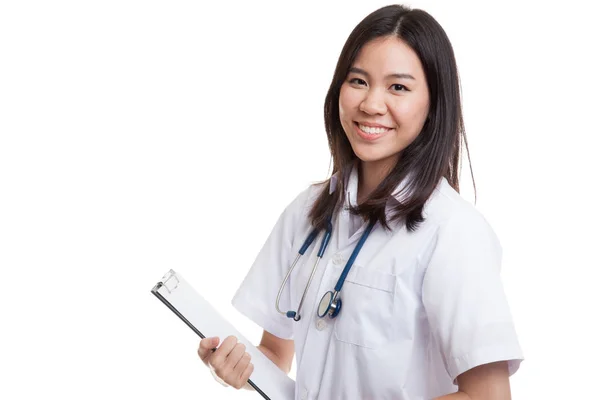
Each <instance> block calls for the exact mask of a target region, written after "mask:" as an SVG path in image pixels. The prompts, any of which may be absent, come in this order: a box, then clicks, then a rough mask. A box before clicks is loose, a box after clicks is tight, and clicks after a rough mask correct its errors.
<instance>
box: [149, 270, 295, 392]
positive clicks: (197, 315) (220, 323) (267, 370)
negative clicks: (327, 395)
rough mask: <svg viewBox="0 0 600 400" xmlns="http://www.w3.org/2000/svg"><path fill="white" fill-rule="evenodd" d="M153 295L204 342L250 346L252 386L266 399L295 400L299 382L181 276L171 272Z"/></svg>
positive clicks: (153, 289) (249, 381)
mask: <svg viewBox="0 0 600 400" xmlns="http://www.w3.org/2000/svg"><path fill="white" fill-rule="evenodd" d="M151 292H152V294H154V295H155V296H156V297H157V298H158V299H159V300H160V301H161V302H162V303H163V304H164V305H165V306H167V307H168V308H169V309H170V310H171V311H172V312H173V313H174V314H175V315H177V316H178V317H179V319H181V320H182V321H183V322H184V323H185V324H186V325H187V326H188V327H190V329H192V330H193V331H194V332H195V333H196V334H197V335H198V336H200V337H201V338H202V339H204V338H205V337H207V336H208V337H212V336H218V337H219V338H221V339H224V338H225V337H227V336H229V335H233V336H235V337H237V338H238V340H239V341H240V342H241V343H243V344H244V345H245V346H246V351H247V352H248V353H250V356H251V357H252V363H253V364H254V371H253V372H252V375H251V379H249V380H248V383H249V384H250V385H251V386H252V387H253V388H254V389H255V390H256V392H257V393H259V394H260V395H261V396H262V397H263V398H264V399H268V400H271V399H272V400H293V399H294V391H295V382H294V381H293V380H292V379H291V378H290V377H288V376H287V375H286V374H285V373H284V372H283V371H281V370H280V369H279V368H278V367H277V366H276V365H275V364H274V363H273V362H272V361H271V360H269V359H268V358H267V357H266V356H265V355H264V354H263V353H262V352H261V351H260V350H258V349H257V348H256V347H255V346H254V345H253V344H252V343H250V342H249V341H248V340H247V339H246V338H245V337H244V336H242V334H241V333H239V332H238V331H237V330H236V329H235V328H234V327H233V326H232V325H231V324H230V323H229V322H228V321H227V320H225V319H224V318H223V317H222V316H221V315H220V314H219V313H218V312H217V311H216V310H215V309H214V308H213V307H212V306H211V305H210V303H208V302H207V301H206V300H205V299H204V298H203V297H202V296H200V294H198V293H197V292H196V291H195V290H194V288H193V287H192V286H190V285H189V284H188V283H187V282H186V281H185V280H184V279H183V277H182V276H181V275H179V274H177V273H176V272H175V271H173V270H169V272H167V273H166V274H165V276H163V277H162V279H161V280H160V281H159V282H158V283H157V284H156V285H155V286H154V288H152V290H151ZM200 328H201V329H202V331H200ZM204 334H206V335H207V336H205V335H204Z"/></svg>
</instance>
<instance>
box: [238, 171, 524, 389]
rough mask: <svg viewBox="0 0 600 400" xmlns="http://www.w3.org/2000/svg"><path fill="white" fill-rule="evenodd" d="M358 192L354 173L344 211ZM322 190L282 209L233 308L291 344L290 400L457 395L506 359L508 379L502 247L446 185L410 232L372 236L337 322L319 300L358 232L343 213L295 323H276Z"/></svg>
mask: <svg viewBox="0 0 600 400" xmlns="http://www.w3.org/2000/svg"><path fill="white" fill-rule="evenodd" d="M357 181H358V180H357V173H356V169H355V170H354V171H353V172H352V175H351V177H350V179H349V182H348V186H347V188H348V192H347V194H346V205H347V204H355V203H356V192H357V186H358V185H357ZM332 187H333V186H332ZM321 189H322V186H320V185H314V186H311V187H309V188H308V189H306V190H305V191H303V192H302V193H301V194H300V195H299V196H298V197H297V198H296V199H295V200H294V201H293V202H292V203H291V204H290V205H289V206H288V207H287V208H286V209H285V211H284V212H283V213H282V215H281V217H280V218H279V220H278V221H277V223H276V225H275V227H274V228H273V231H272V233H271V234H270V236H269V238H268V239H267V241H266V243H265V244H264V247H263V248H262V250H261V251H260V253H259V255H258V257H257V259H256V261H255V262H254V264H253V265H252V267H251V269H250V271H249V273H248V275H247V276H246V278H245V279H244V281H243V283H242V284H241V286H240V288H239V289H238V291H237V293H236V295H235V296H234V299H233V305H234V306H235V307H236V308H237V309H238V310H239V311H240V312H242V313H243V314H245V315H246V316H247V317H248V318H250V319H251V320H253V321H254V322H255V323H257V324H258V325H260V326H261V327H262V328H263V329H265V330H266V331H268V332H270V333H272V334H274V335H276V336H278V337H281V338H284V339H293V340H294V343H295V350H296V362H297V373H296V399H302V400H304V399H319V400H332V399H361V400H364V399H377V400H384V399H394V400H401V399H405V400H409V399H410V400H417V399H431V398H434V397H437V396H441V395H444V394H448V393H452V392H455V391H456V390H457V386H455V384H456V377H457V376H458V375H459V374H461V373H463V372H465V371H467V370H469V369H471V368H473V367H476V366H478V365H481V364H486V363H489V362H494V361H500V360H507V361H508V363H509V370H510V371H509V372H510V374H511V375H512V374H513V373H514V372H515V371H516V370H517V369H518V367H519V364H520V361H521V360H522V359H523V356H522V351H521V348H520V346H519V343H518V340H517V335H516V333H515V329H514V326H513V322H512V317H511V314H510V310H509V307H508V304H507V301H506V298H505V294H504V291H503V287H502V282H501V277H500V263H501V254H502V250H501V247H500V244H499V242H498V239H497V237H496V235H495V234H494V232H493V231H492V229H491V227H490V226H489V225H488V223H487V222H486V220H485V219H484V218H483V217H482V215H481V214H480V213H479V212H478V211H477V210H476V209H475V208H474V207H473V206H472V205H471V204H470V203H468V202H466V201H465V200H464V199H463V198H462V197H460V195H459V194H458V193H457V192H456V191H455V190H454V189H453V188H452V187H451V186H450V185H449V184H448V182H447V181H446V180H445V179H442V180H441V181H440V183H439V185H438V186H437V188H436V190H435V191H434V193H433V194H432V196H431V197H430V199H429V201H428V202H427V204H426V206H425V209H424V212H425V218H426V219H425V222H423V223H422V224H421V225H420V227H419V228H418V229H417V231H416V232H413V233H409V232H408V231H407V230H406V229H405V227H404V226H401V225H396V226H394V229H393V231H392V232H389V231H385V230H384V229H383V228H382V227H381V226H380V225H379V224H376V225H375V227H374V229H373V231H372V232H371V234H370V235H369V237H368V238H367V241H366V242H365V244H364V246H363V248H362V250H361V251H360V253H359V255H358V257H357V259H356V261H355V263H354V266H353V267H352V269H351V270H350V273H349V274H348V277H347V279H346V282H345V283H344V286H343V289H342V291H341V293H340V296H341V298H342V302H343V306H342V309H341V312H340V314H339V315H338V316H337V318H335V319H330V318H329V317H325V318H323V319H321V318H319V317H318V316H317V307H318V303H319V300H320V299H321V297H322V296H323V294H325V293H326V292H327V291H329V290H333V288H334V286H335V284H336V282H337V280H338V278H339V276H340V274H341V271H342V270H343V268H344V266H345V264H346V261H347V260H348V258H349V257H350V254H351V253H352V251H353V250H354V247H355V245H356V243H357V241H358V239H359V238H360V236H361V234H362V232H363V231H364V229H365V227H366V224H362V223H361V222H360V217H356V216H353V215H350V214H349V213H348V212H347V211H342V212H341V213H340V215H338V216H337V218H336V219H335V220H334V226H333V234H332V238H331V241H330V243H329V247H328V249H327V251H326V253H325V255H324V257H323V259H322V261H321V263H320V265H319V267H318V270H317V271H316V273H315V277H314V278H313V281H312V283H311V286H310V288H309V291H308V294H307V296H306V300H305V303H304V306H303V310H302V313H301V314H302V318H301V320H300V321H299V322H294V321H293V320H292V319H288V318H286V317H285V316H282V315H281V314H279V313H278V312H277V311H276V309H275V299H276V297H277V293H278V291H279V288H280V285H281V283H282V281H283V279H284V277H285V275H286V273H287V271H288V269H289V267H290V265H291V263H292V262H293V260H294V258H295V256H296V254H297V252H298V250H299V248H300V246H301V245H302V243H303V242H304V240H305V239H306V236H307V235H308V233H309V232H310V231H311V226H310V222H309V220H308V218H307V214H308V212H309V210H310V208H311V205H312V204H313V202H314V200H315V199H316V196H317V195H318V193H319V192H320V190H321ZM390 201H394V200H390ZM356 218H359V223H358V224H356ZM353 221H354V224H353ZM353 225H355V226H359V228H358V230H357V231H356V232H353V231H354V230H355V229H353V228H352V227H353ZM361 225H362V226H361ZM320 242H321V236H319V237H318V238H317V240H315V242H314V243H313V245H312V246H311V248H309V250H308V251H307V252H306V253H305V255H304V256H303V257H302V258H301V259H300V261H299V262H298V265H297V266H296V268H295V270H294V272H293V273H292V275H291V277H290V281H289V283H288V285H286V288H285V290H284V291H283V294H282V296H281V302H280V306H281V309H282V310H284V311H286V310H294V311H296V310H297V308H298V303H299V301H300V298H301V296H302V293H303V291H304V288H305V286H306V283H307V282H308V278H309V276H310V273H311V270H312V266H313V264H314V260H315V258H316V253H317V251H318V247H319V245H320Z"/></svg>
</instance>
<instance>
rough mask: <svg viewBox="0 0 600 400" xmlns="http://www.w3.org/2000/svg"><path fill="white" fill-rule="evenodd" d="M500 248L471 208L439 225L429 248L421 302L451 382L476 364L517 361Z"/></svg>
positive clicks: (515, 364) (519, 356)
mask: <svg viewBox="0 0 600 400" xmlns="http://www.w3.org/2000/svg"><path fill="white" fill-rule="evenodd" d="M501 260H502V248H501V246H500V243H499V241H498V239H497V237H496V235H495V233H494V232H493V230H492V228H491V227H490V226H489V224H488V223H487V221H486V220H485V219H484V218H483V216H481V214H479V213H478V212H477V211H476V210H475V209H473V210H470V211H469V212H460V213H457V214H456V215H454V216H452V217H451V218H450V219H449V220H448V221H446V222H445V223H443V224H442V225H441V226H440V228H439V230H438V232H437V236H436V238H435V239H434V242H433V245H432V247H431V257H430V258H429V262H428V264H427V267H426V271H425V275H424V280H423V290H422V296H423V304H424V306H425V311H426V313H427V318H428V321H429V324H430V327H431V333H432V335H433V339H434V340H435V342H436V343H437V345H438V346H439V348H440V351H441V353H442V357H443V360H444V363H445V367H446V370H447V372H448V374H449V375H450V377H451V379H452V380H453V382H454V383H455V384H456V378H457V377H458V375H460V374H462V373H463V372H465V371H467V370H469V369H471V368H474V367H476V366H479V365H483V364H487V363H491V362H496V361H508V365H509V374H510V375H512V374H513V373H515V372H516V371H517V369H518V368H519V365H520V362H521V361H522V360H523V356H522V351H521V348H520V345H519V342H518V339H517V334H516V331H515V328H514V324H513V320H512V316H511V313H510V309H509V305H508V302H507V299H506V295H505V293H504V288H503V285H502V280H501V276H500V267H501Z"/></svg>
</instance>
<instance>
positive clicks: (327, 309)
mask: <svg viewBox="0 0 600 400" xmlns="http://www.w3.org/2000/svg"><path fill="white" fill-rule="evenodd" d="M374 226H375V221H371V222H370V223H369V225H368V226H367V228H366V229H365V231H364V232H363V234H362V236H361V237H360V239H359V241H358V243H357V244H356V246H355V247H354V250H353V251H352V255H350V258H349V259H348V262H347V263H346V266H345V267H344V270H343V271H342V274H341V275H340V277H339V279H338V281H337V283H336V285H335V288H334V290H333V291H331V290H330V291H329V292H327V293H325V294H324V295H323V297H322V298H321V301H320V302H319V309H318V310H317V315H318V316H319V317H320V318H323V317H324V316H325V315H329V317H330V318H335V317H337V315H338V314H339V313H340V310H341V309H342V299H341V298H338V297H339V294H340V291H341V290H342V286H343V285H344V282H345V281H346V277H347V276H348V273H349V272H350V268H352V264H354V260H356V257H357V256H358V253H359V252H360V249H361V248H362V246H363V244H365V241H366V240H367V237H368V236H369V234H370V233H371V230H373V227H374ZM332 230H333V227H332V225H331V219H329V221H328V222H327V227H326V228H325V233H324V235H323V239H321V247H320V248H319V253H318V254H317V260H316V261H315V264H314V265H313V269H312V272H311V274H310V278H308V283H307V284H306V287H305V288H304V293H302V298H301V299H300V304H299V305H298V311H288V312H283V311H281V310H280V309H279V299H280V298H281V293H283V289H284V288H285V284H286V283H287V281H288V279H289V277H290V275H291V274H292V271H293V270H294V268H295V267H296V264H297V263H298V260H299V259H300V257H302V256H303V255H304V253H305V252H306V250H307V249H308V248H309V247H310V245H311V244H312V242H314V240H315V239H316V237H317V236H318V235H319V230H317V229H314V230H313V231H312V232H310V233H309V234H308V236H307V237H306V240H305V241H304V243H303V244H302V247H300V250H299V251H298V255H296V259H295V260H294V262H293V263H292V266H291V267H290V269H289V270H288V273H287V275H286V276H285V278H284V280H283V283H282V284H281V287H280V288H279V293H278V294H277V300H276V302H275V308H276V309H277V311H278V312H279V313H280V314H282V315H285V316H286V317H288V318H293V319H294V321H300V317H301V316H300V310H302V305H303V304H304V299H305V297H306V293H307V292H308V288H309V287H310V283H311V282H312V279H313V277H314V276H315V271H316V270H317V266H318V265H319V262H320V261H321V258H323V254H324V253H325V250H326V249H327V245H328V244H329V239H331V232H332Z"/></svg>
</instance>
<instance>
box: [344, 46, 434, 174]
mask: <svg viewBox="0 0 600 400" xmlns="http://www.w3.org/2000/svg"><path fill="white" fill-rule="evenodd" d="M339 107H340V120H341V123H342V127H343V128H344V131H345V132H346V136H347V137H348V140H349V141H350V144H351V145H352V149H353V150H354V153H355V154H356V155H357V156H358V158H359V159H360V160H362V161H363V163H372V164H373V165H376V166H378V167H383V168H385V169H386V170H388V171H389V170H390V169H391V168H392V167H393V166H394V165H395V164H396V162H397V161H398V159H399V157H400V155H401V152H402V150H404V149H405V148H406V147H407V146H408V145H410V144H411V143H412V142H413V141H414V140H415V138H416V137H417V136H418V135H419V133H420V132H421V129H422V128H423V124H424V123H425V119H426V118H427V113H428V111H429V91H428V89H427V82H426V80H425V73H424V72H423V67H422V66H421V62H420V61H419V58H418V57H417V55H416V53H415V52H414V51H413V50H412V49H411V48H410V47H409V46H408V45H407V44H405V43H404V42H403V41H401V40H400V39H398V38H396V37H393V36H389V37H382V38H377V39H374V40H372V41H371V42H368V43H367V44H365V45H364V46H363V47H362V49H361V50H360V52H359V54H358V57H357V58H356V60H355V62H354V64H353V65H352V67H351V69H350V72H349V74H348V76H347V77H346V80H345V81H344V83H343V84H342V88H341V92H340V99H339Z"/></svg>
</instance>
